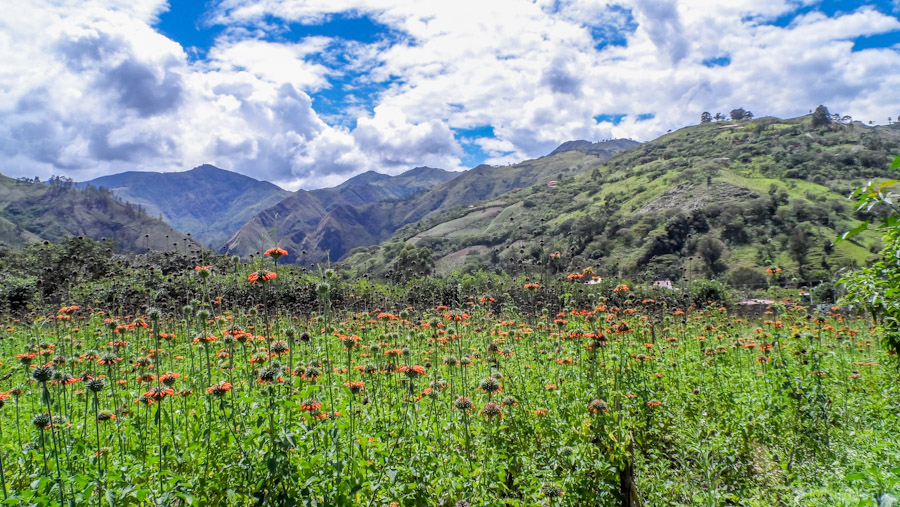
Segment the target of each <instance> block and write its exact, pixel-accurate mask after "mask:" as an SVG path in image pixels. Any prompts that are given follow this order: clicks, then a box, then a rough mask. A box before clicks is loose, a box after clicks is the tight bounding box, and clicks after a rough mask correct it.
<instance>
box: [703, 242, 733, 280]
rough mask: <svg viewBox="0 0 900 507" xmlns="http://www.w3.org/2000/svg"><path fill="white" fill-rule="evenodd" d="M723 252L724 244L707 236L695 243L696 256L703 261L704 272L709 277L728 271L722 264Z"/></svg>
mask: <svg viewBox="0 0 900 507" xmlns="http://www.w3.org/2000/svg"><path fill="white" fill-rule="evenodd" d="M725 250H726V248H725V243H722V242H721V241H719V240H718V239H716V238H714V237H712V236H709V235H707V236H704V237H703V239H701V240H700V241H699V242H698V243H697V255H699V256H700V260H702V261H703V264H704V265H705V266H706V271H707V272H708V273H709V274H710V275H717V274H719V273H721V272H723V271H725V270H726V269H728V266H726V265H725V263H723V262H722V255H723V254H724V253H725Z"/></svg>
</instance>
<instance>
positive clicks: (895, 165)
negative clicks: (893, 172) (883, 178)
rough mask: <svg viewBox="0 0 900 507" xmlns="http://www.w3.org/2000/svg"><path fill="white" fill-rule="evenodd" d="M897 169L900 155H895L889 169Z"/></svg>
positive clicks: (899, 164)
mask: <svg viewBox="0 0 900 507" xmlns="http://www.w3.org/2000/svg"><path fill="white" fill-rule="evenodd" d="M897 168H900V155H897V158H895V159H894V161H893V162H891V169H897Z"/></svg>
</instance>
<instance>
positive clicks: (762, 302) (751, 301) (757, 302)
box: [737, 299, 775, 306]
mask: <svg viewBox="0 0 900 507" xmlns="http://www.w3.org/2000/svg"><path fill="white" fill-rule="evenodd" d="M774 303H775V301H774V300H772V299H745V300H743V301H738V302H737V304H739V305H742V306H750V305H771V304H774Z"/></svg>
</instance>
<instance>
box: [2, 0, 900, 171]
mask: <svg viewBox="0 0 900 507" xmlns="http://www.w3.org/2000/svg"><path fill="white" fill-rule="evenodd" d="M807 3H808V1H807V0H802V1H791V0H735V1H730V2H720V1H716V0H704V1H700V0H690V1H687V0H683V1H667V2H651V1H649V0H622V1H620V2H609V1H603V0H597V1H588V0H570V1H565V0H563V1H556V0H553V1H551V0H540V1H537V2H531V1H525V0H491V1H490V2H484V1H483V0H479V1H476V0H461V1H457V2H421V1H416V0H371V1H368V0H304V1H302V2H301V1H276V0H263V1H249V0H225V1H223V2H221V3H220V4H219V5H218V7H217V8H216V10H215V12H213V13H211V16H210V19H212V20H213V22H214V23H219V24H220V25H222V26H223V27H224V31H223V35H222V36H220V37H219V38H218V39H217V41H216V44H215V46H214V47H212V48H211V49H210V50H209V51H208V53H206V55H205V57H204V58H200V59H196V58H188V56H187V54H186V53H185V49H184V48H182V46H181V45H179V44H178V43H177V42H175V41H172V40H170V39H168V38H166V37H164V36H162V35H161V34H159V33H158V32H157V31H155V30H154V29H153V28H152V26H153V24H154V23H155V22H156V20H157V18H158V16H159V15H160V14H161V13H162V12H164V10H165V9H166V8H167V6H166V2H164V1H163V0H143V1H141V0H130V1H127V2H126V1H124V0H107V1H100V0H92V1H88V2H85V1H78V2H76V1H74V0H69V1H63V2H50V1H46V2H41V1H35V2H29V3H28V4H27V5H25V6H23V7H21V8H17V9H9V10H7V11H5V14H4V17H3V19H0V164H2V165H0V171H2V172H4V173H6V174H11V175H35V174H37V175H40V176H42V177H46V176H49V175H50V174H69V175H71V176H73V177H75V178H78V179H87V178H90V177H93V176H97V175H100V174H105V173H109V172H118V171H123V170H129V169H144V170H182V169H186V168H188V167H192V166H194V165H199V164H201V163H206V162H209V163H214V164H217V165H219V166H221V167H225V168H229V169H233V170H237V171H240V172H243V173H245V174H249V175H252V176H255V177H259V178H264V179H269V180H271V181H275V182H278V183H280V184H283V185H286V186H288V187H291V188H296V187H297V186H304V187H307V188H311V187H316V186H322V185H329V184H334V183H338V182H340V181H341V180H343V179H345V178H347V177H349V176H352V175H353V174H357V173H359V172H362V171H365V170H369V169H375V170H379V171H385V172H399V171H402V170H404V169H407V168H409V167H412V166H416V165H422V164H427V165H431V166H437V167H444V168H447V169H459V168H460V167H459V166H460V163H461V162H460V161H461V160H462V159H463V158H464V156H465V152H464V147H465V146H468V145H469V144H471V143H474V145H477V146H478V147H480V149H481V150H482V151H483V152H484V153H485V154H486V156H487V159H486V162H488V163H498V164H499V163H506V162H509V161H515V160H521V159H524V158H533V157H537V156H541V155H544V154H546V153H547V152H549V151H550V150H552V149H553V148H554V147H555V146H556V145H558V144H559V143H560V142H562V141H565V140H568V139H577V138H584V139H590V140H598V139H606V138H610V137H630V138H634V139H640V140H647V139H651V138H653V137H655V136H657V135H659V134H661V133H663V132H665V131H666V130H667V129H670V128H678V127H681V126H683V125H685V124H689V123H695V122H697V120H698V118H699V115H700V112H702V111H704V110H708V111H711V112H713V113H715V112H717V111H722V112H725V113H727V111H729V110H730V109H732V108H735V107H744V108H745V109H750V110H752V111H753V112H754V113H756V114H757V115H762V114H771V115H776V116H783V117H787V116H793V115H797V114H804V113H806V111H807V110H809V109H810V108H813V107H815V106H816V105H818V104H819V103H824V104H826V105H827V106H828V107H829V108H830V109H831V110H832V111H835V112H840V113H841V114H850V115H852V116H853V117H854V118H857V119H862V120H868V119H874V120H876V121H879V122H883V121H884V120H885V119H886V118H887V116H894V115H896V114H897V113H898V112H900V96H898V95H897V94H896V90H897V89H898V88H900V86H898V85H900V82H898V81H900V72H898V71H900V53H898V51H897V50H896V49H878V50H875V49H870V50H865V51H853V39H854V38H856V37H860V36H868V35H873V34H879V33H885V32H888V31H894V30H898V29H900V21H898V19H897V18H896V17H893V16H889V15H886V14H883V13H880V12H878V11H876V10H874V9H873V8H869V7H864V8H860V9H856V10H852V9H848V12H846V13H841V14H838V15H836V16H834V17H827V16H825V15H823V14H821V13H818V12H816V11H812V12H810V13H808V14H805V15H802V16H798V17H796V19H794V20H793V21H792V22H791V24H789V25H788V26H784V27H782V26H774V25H771V24H767V23H768V22H770V21H772V20H775V19H779V18H782V17H784V16H788V15H790V13H792V12H794V11H796V9H797V8H798V7H801V6H803V5H806V4H807ZM341 13H344V14H348V15H351V16H362V15H365V16H368V17H369V18H370V19H372V20H374V21H376V22H378V23H382V24H384V25H386V26H388V27H390V29H391V30H393V31H394V33H398V34H401V35H400V36H398V37H395V38H391V39H390V40H378V41H377V42H373V43H362V42H354V41H346V40H338V39H334V38H327V37H310V38H306V39H303V40H300V41H298V42H290V41H286V40H281V39H280V38H278V37H263V35H264V34H265V31H266V30H267V29H268V30H282V31H283V30H284V25H281V24H279V23H280V21H278V20H283V21H290V22H301V23H313V22H323V21H327V20H328V19H331V18H333V17H334V16H335V15H338V14H341ZM273 20H276V21H274V22H273ZM594 37H598V38H599V39H598V40H595V38H594ZM622 42H624V44H622ZM716 58H719V59H722V60H721V61H723V62H730V63H728V64H727V65H725V66H720V67H707V66H706V65H704V62H705V61H709V60H710V59H716ZM335 80H339V81H340V83H339V84H332V83H333V82H337V81H335ZM332 86H338V87H339V88H338V89H336V90H334V89H331V87H332ZM326 90H331V91H332V92H334V93H336V94H338V95H340V94H341V93H343V94H346V96H345V97H344V100H343V103H344V105H345V107H344V108H343V109H341V110H340V111H338V112H334V111H330V112H329V113H328V114H327V115H326V114H325V113H323V112H321V111H316V110H315V106H314V102H313V101H312V99H311V98H310V95H311V94H315V93H317V92H323V91H326ZM373 90H374V91H373ZM892 113H893V114H892ZM601 114H624V115H626V116H625V117H624V118H623V119H622V121H621V122H620V123H619V124H617V125H612V124H611V123H598V122H597V121H596V120H595V119H594V118H595V117H596V116H597V115H601ZM642 114H645V115H653V116H652V117H651V118H649V119H645V120H644V121H639V118H638V115H642ZM354 120H355V121H354ZM354 123H355V126H354V127H352V128H351V127H349V125H353V124H354ZM483 126H491V127H493V132H494V137H491V138H484V137H483V138H478V139H475V140H467V141H465V143H468V144H463V145H461V144H460V142H459V141H458V140H457V139H456V138H455V136H454V131H453V129H473V128H477V127H483Z"/></svg>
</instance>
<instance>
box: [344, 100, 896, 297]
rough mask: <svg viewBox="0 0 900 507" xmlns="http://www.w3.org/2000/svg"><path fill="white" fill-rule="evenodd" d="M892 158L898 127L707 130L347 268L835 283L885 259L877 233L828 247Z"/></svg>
mask: <svg viewBox="0 0 900 507" xmlns="http://www.w3.org/2000/svg"><path fill="white" fill-rule="evenodd" d="M897 153H900V128H897V127H895V126H879V127H868V126H865V125H863V124H861V123H858V122H853V123H848V124H845V123H841V122H833V121H825V122H823V123H821V124H816V125H814V124H813V117H812V116H811V115H810V116H804V117H799V118H792V119H787V120H782V119H778V118H772V117H764V118H758V119H754V120H741V121H722V122H709V123H702V124H700V125H696V126H691V127H686V128H683V129H680V130H678V131H676V132H672V133H669V134H667V135H664V136H662V137H660V138H658V139H656V140H653V141H651V142H648V143H646V144H643V145H641V146H639V147H636V148H634V149H631V150H628V151H625V152H622V153H620V154H618V155H616V156H614V157H612V158H611V159H610V160H609V161H608V162H607V163H605V164H602V165H600V166H598V167H596V168H594V169H593V170H590V171H587V172H584V173H581V174H576V175H571V176H565V177H563V178H562V179H560V180H559V181H557V182H555V183H552V184H551V183H549V182H547V181H543V182H541V183H538V184H536V185H533V186H530V187H528V188H525V189H522V190H518V191H514V192H511V193H508V194H505V195H501V196H498V197H493V198H490V199H486V200H483V201H480V202H478V203H477V204H475V205H473V206H467V207H457V208H455V209H452V210H449V211H447V212H444V213H442V214H441V215H439V216H437V217H430V218H429V219H426V220H423V221H421V222H418V223H413V224H409V225H407V226H406V227H404V228H402V229H400V230H399V231H398V232H397V233H396V234H395V235H394V237H393V238H391V239H390V240H388V241H387V242H385V243H383V244H382V245H380V246H377V247H371V248H365V249H358V250H356V251H354V252H351V254H350V255H349V256H348V258H347V261H346V265H347V266H349V267H351V268H353V269H354V270H356V272H357V273H359V274H362V273H371V274H376V275H384V274H386V273H388V272H392V273H393V274H395V275H396V276H411V275H412V274H413V273H416V272H428V271H431V270H432V269H433V270H435V271H437V272H438V273H446V272H449V271H452V270H464V271H470V270H475V269H488V270H506V271H510V272H514V273H516V272H517V273H522V272H528V273H532V274H560V273H561V274H579V273H582V271H583V270H584V269H585V268H588V267H591V268H593V271H594V272H595V273H596V275H598V276H603V275H620V276H627V277H630V278H637V279H645V280H658V279H670V280H680V279H683V278H697V277H711V278H720V279H726V280H729V281H731V282H732V283H734V284H735V285H739V286H744V287H751V286H764V285H765V284H767V283H769V282H771V281H772V278H773V277H778V278H781V279H791V278H796V279H801V280H830V279H832V278H833V277H834V276H835V275H836V273H837V272H838V271H839V270H840V269H841V268H842V267H845V266H855V265H861V264H864V263H865V262H866V261H867V259H869V257H870V255H871V254H872V252H874V251H876V250H877V248H878V244H879V238H878V237H877V235H875V234H871V235H863V236H860V237H857V238H856V239H855V240H854V241H851V242H840V243H837V244H833V240H834V238H835V237H836V236H837V235H838V234H839V233H841V232H843V231H846V230H849V229H851V228H852V227H853V226H854V224H856V223H857V219H859V218H864V215H862V214H859V213H855V212H854V210H853V207H852V206H851V203H850V202H849V201H848V200H847V198H846V197H847V195H848V194H849V193H850V192H851V191H852V190H853V189H854V188H855V187H857V186H859V185H860V184H862V183H864V182H865V180H866V179H869V178H879V177H886V176H888V175H889V165H890V160H891V158H893V156H895V155H896V154H897ZM767 269H772V270H773V273H772V274H768V273H767V272H766V270H767ZM779 269H780V270H779ZM588 278H590V277H588Z"/></svg>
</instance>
